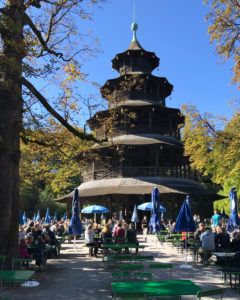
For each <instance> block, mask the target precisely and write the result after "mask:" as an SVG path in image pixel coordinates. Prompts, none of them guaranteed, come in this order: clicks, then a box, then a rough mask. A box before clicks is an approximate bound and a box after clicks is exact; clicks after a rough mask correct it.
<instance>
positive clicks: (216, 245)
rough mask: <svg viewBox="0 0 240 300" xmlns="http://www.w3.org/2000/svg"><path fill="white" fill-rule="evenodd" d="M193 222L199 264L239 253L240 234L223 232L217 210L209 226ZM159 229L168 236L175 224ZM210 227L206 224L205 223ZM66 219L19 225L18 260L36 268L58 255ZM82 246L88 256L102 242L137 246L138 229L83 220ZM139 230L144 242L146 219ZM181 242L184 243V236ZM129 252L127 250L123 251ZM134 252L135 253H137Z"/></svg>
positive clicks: (117, 222) (94, 253) (123, 223)
mask: <svg viewBox="0 0 240 300" xmlns="http://www.w3.org/2000/svg"><path fill="white" fill-rule="evenodd" d="M194 221H195V222H196V225H197V226H198V228H197V230H196V231H195V232H194V240H195V241H196V242H197V243H198V246H199V247H198V252H199V255H200V257H201V262H204V261H206V260H208V259H209V258H210V257H211V255H212V252H213V251H222V252H226V251H234V252H238V251H239V252H240V231H239V230H238V229H237V230H234V231H233V232H232V233H231V234H230V233H228V232H227V230H226V220H225V219H223V218H222V217H221V214H220V213H219V212H218V211H214V214H213V216H212V218H211V227H210V228H209V226H208V227H206V224H205V223H203V222H200V217H199V216H197V215H195V217H194ZM160 222H161V224H160V226H161V230H162V231H165V232H167V233H168V234H169V236H171V234H173V233H175V222H174V221H173V220H171V219H170V220H168V221H167V222H166V223H165V222H164V221H163V220H161V221H160ZM208 225H209V224H208ZM68 226H69V220H66V221H65V220H63V219H62V220H61V221H54V220H52V222H51V224H44V223H43V221H40V222H39V221H38V222H37V221H35V222H34V221H32V220H29V221H28V223H27V224H25V225H20V226H19V257H20V258H29V257H32V258H34V259H35V260H36V265H42V264H43V263H44V261H46V259H47V258H48V257H51V256H52V255H58V254H59V253H60V242H59V240H60V237H63V236H65V235H66V234H68ZM83 228H84V229H85V232H84V239H85V245H86V246H87V247H89V250H90V251H89V252H90V255H91V256H98V253H99V249H100V248H101V244H103V243H109V242H111V243H123V242H126V243H136V244H138V239H137V230H136V228H135V225H134V224H132V223H130V224H128V223H127V222H126V221H124V220H117V219H116V218H111V219H109V221H108V222H105V221H104V223H102V224H98V223H96V222H95V221H92V220H91V219H90V220H85V222H83ZM141 229H142V233H143V237H144V239H145V241H147V234H148V233H149V224H148V219H147V216H144V217H143V218H142V220H141ZM182 234H183V238H182V240H185V238H184V233H182ZM125 251H128V249H125ZM136 252H137V250H136Z"/></svg>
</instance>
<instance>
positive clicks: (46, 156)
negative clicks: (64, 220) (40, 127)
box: [20, 124, 91, 210]
mask: <svg viewBox="0 0 240 300" xmlns="http://www.w3.org/2000/svg"><path fill="white" fill-rule="evenodd" d="M26 136H27V138H26ZM24 141H25V143H22V144H21V151H22V157H21V164H20V176H21V187H22V191H23V192H22V197H21V198H22V205H23V207H24V208H25V209H26V207H27V206H28V207H30V205H32V206H33V210H35V209H36V207H39V206H40V207H42V208H43V209H44V210H45V209H46V208H47V207H49V208H51V207H52V208H54V207H56V203H54V204H53V199H55V198H57V197H58V196H60V195H61V196H62V195H64V194H67V193H69V192H71V191H72V190H73V189H74V188H75V187H76V186H78V185H79V183H80V176H81V169H80V166H79V161H78V159H77V156H78V155H79V153H81V152H82V151H83V150H86V149H87V148H88V147H89V146H90V145H91V143H90V142H87V141H82V142H81V141H80V140H79V139H78V138H77V137H75V136H74V135H72V134H71V133H69V132H68V131H67V130H66V129H63V128H61V127H59V126H57V125H56V124H55V126H53V127H52V131H51V132H49V131H48V132H43V131H28V132H25V140H24ZM31 189H32V191H31ZM35 203H36V205H35Z"/></svg>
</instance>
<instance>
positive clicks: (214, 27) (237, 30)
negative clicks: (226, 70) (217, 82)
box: [205, 0, 240, 87]
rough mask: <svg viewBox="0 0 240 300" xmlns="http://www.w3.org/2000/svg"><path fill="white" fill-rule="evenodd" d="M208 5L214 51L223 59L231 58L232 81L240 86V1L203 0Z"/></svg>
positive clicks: (208, 18)
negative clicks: (232, 62) (232, 65)
mask: <svg viewBox="0 0 240 300" xmlns="http://www.w3.org/2000/svg"><path fill="white" fill-rule="evenodd" d="M205 3H207V4H208V5H209V7H210V11H209V13H208V15H207V20H208V21H209V22H210V26H209V34H210V37H211V41H212V42H213V43H214V44H215V46H216V51H217V53H218V54H219V55H220V57H221V58H223V59H224V60H228V59H229V58H233V60H234V67H233V74H234V75H233V82H235V83H236V84H238V86H239V87H240V1H239V0H205Z"/></svg>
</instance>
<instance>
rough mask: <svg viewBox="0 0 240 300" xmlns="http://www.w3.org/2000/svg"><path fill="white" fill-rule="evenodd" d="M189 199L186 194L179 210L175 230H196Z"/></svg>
mask: <svg viewBox="0 0 240 300" xmlns="http://www.w3.org/2000/svg"><path fill="white" fill-rule="evenodd" d="M189 201H190V200H189V196H187V198H186V199H185V200H184V202H183V204H182V206H181V208H180V210H179V213H178V217H177V220H176V225H175V229H174V231H176V232H180V231H184V232H194V231H195V230H196V224H195V222H194V220H193V216H192V211H191V207H190V203H189Z"/></svg>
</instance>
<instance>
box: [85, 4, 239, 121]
mask: <svg viewBox="0 0 240 300" xmlns="http://www.w3.org/2000/svg"><path fill="white" fill-rule="evenodd" d="M135 7H136V21H137V23H138V25H139V29H138V33H137V36H138V40H139V42H140V43H141V45H142V47H143V48H144V49H146V50H148V51H153V52H155V53H156V54H157V56H158V57H160V67H159V70H156V71H155V72H154V74H155V75H158V76H165V77H167V78H168V80H169V82H170V83H172V84H173V85H174V92H173V93H172V96H171V99H169V98H168V100H167V106H169V107H177V108H180V106H181V105H182V104H186V103H188V104H194V105H196V106H197V107H198V109H199V110H200V112H210V113H212V114H215V115H224V116H226V117H228V118H229V117H231V115H232V109H231V107H230V105H229V101H232V100H234V99H236V98H237V97H239V92H238V90H237V87H236V86H234V85H232V84H231V77H232V73H231V68H232V65H233V63H232V62H228V63H224V64H223V63H220V58H219V57H218V56H217V55H216V54H215V49H214V47H213V46H212V45H211V44H210V42H209V35H208V33H207V28H208V24H207V23H206V21H205V15H206V13H207V10H208V8H207V7H206V6H205V5H204V4H203V3H202V1H200V0H199V1H193V0H182V1H179V0H135ZM94 14H95V16H94V20H93V21H92V22H90V23H86V24H84V25H83V24H82V23H81V25H80V26H82V28H83V29H84V30H85V29H87V28H88V27H89V29H92V30H93V34H94V35H95V36H96V37H97V38H98V39H99V41H100V47H101V49H102V53H100V54H99V55H98V57H97V58H94V59H91V60H89V61H87V62H86V64H85V65H84V70H85V71H86V72H87V73H88V74H89V79H90V80H93V81H97V82H98V83H99V84H101V85H103V84H104V83H105V81H106V80H108V79H110V78H114V77H117V76H118V73H117V72H116V71H114V70H112V68H111V59H112V58H114V56H115V55H116V54H117V53H120V52H122V51H125V50H126V49H127V48H128V46H129V44H130V41H131V38H132V33H131V30H130V26H131V23H132V20H133V0H112V1H110V2H109V3H106V4H104V5H103V7H102V9H95V10H94ZM85 26H86V28H85ZM88 92H93V93H94V90H92V89H91V88H89V87H88V88H87V87H85V88H84V93H85V94H87V93H88Z"/></svg>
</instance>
